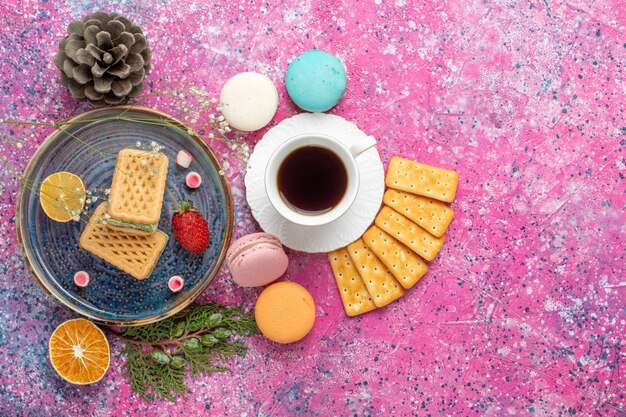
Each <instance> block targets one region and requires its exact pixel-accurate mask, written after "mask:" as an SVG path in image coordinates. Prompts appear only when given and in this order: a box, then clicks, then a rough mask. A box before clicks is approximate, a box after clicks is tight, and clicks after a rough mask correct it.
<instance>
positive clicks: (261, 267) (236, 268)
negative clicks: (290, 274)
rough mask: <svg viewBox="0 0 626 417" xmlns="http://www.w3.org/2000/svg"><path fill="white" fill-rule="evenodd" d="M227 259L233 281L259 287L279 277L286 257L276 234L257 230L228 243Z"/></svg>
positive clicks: (283, 269) (282, 271)
mask: <svg viewBox="0 0 626 417" xmlns="http://www.w3.org/2000/svg"><path fill="white" fill-rule="evenodd" d="M226 263H227V264H228V268H229V269H230V273H231V275H232V278H233V281H235V283H237V284H238V285H240V286H242V287H260V286H263V285H267V284H269V283H271V282H273V281H275V280H277V279H278V278H280V277H281V276H282V275H283V274H284V273H285V271H286V270H287V267H288V265H289V258H288V257H287V254H286V253H285V251H284V250H283V247H282V245H281V243H280V241H279V240H278V239H277V238H275V237H274V236H272V235H268V234H266V233H256V234H253V235H248V236H244V237H243V238H241V239H239V240H237V241H236V242H235V243H234V244H233V245H231V247H230V248H229V250H228V253H227V255H226Z"/></svg>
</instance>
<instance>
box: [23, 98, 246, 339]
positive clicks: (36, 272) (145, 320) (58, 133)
mask: <svg viewBox="0 0 626 417" xmlns="http://www.w3.org/2000/svg"><path fill="white" fill-rule="evenodd" d="M112 110H114V111H116V110H119V111H120V112H121V113H122V114H123V113H126V112H129V111H133V112H138V113H142V114H144V115H146V116H149V117H157V118H159V119H161V120H163V121H164V122H167V123H168V124H169V125H171V126H172V127H174V128H178V129H180V130H182V131H184V132H186V135H187V136H188V137H189V138H190V139H191V140H193V141H194V142H195V143H196V144H197V145H198V146H199V147H200V148H201V149H202V150H203V151H205V153H206V156H207V157H208V158H209V160H211V162H212V163H213V165H214V168H215V169H216V170H217V171H218V172H219V171H222V166H221V164H220V162H219V160H218V159H217V157H216V156H215V153H214V152H213V150H212V149H211V148H210V147H209V145H208V144H207V143H206V142H205V141H204V140H203V139H202V138H201V137H200V136H199V135H198V134H197V133H195V131H194V130H192V129H189V128H188V126H186V125H185V124H184V123H183V122H181V121H180V120H178V119H176V118H175V117H173V116H171V115H169V114H167V113H164V112H161V111H158V110H154V109H150V108H147V107H142V106H136V105H124V106H109V107H102V108H96V109H93V110H89V111H86V112H83V113H80V114H78V115H76V116H73V117H71V118H68V119H66V120H65V122H75V121H80V120H81V119H85V118H93V119H95V121H94V122H97V121H98V119H97V117H98V114H99V113H103V112H110V111H112ZM89 123H91V122H89V121H87V122H85V123H84V124H82V126H83V127H84V126H87V125H88V124H89ZM64 133H65V132H64V131H63V130H61V129H57V130H55V131H54V132H52V133H51V134H50V135H48V136H47V137H46V138H45V139H44V141H43V142H42V143H41V144H40V145H39V147H38V148H37V150H36V151H35V153H34V154H33V156H32V157H31V159H30V160H29V162H28V164H27V166H26V168H25V169H24V172H23V175H22V178H23V179H24V181H26V180H27V179H28V178H31V177H33V173H34V172H35V170H36V166H37V162H38V161H39V160H40V159H41V158H42V156H43V154H45V151H46V149H47V148H49V147H50V146H52V143H53V142H54V141H55V140H60V139H62V138H63V135H64ZM219 178H220V181H221V184H220V185H221V188H222V190H223V192H224V196H225V202H226V213H225V214H226V216H227V221H226V231H225V236H224V242H223V244H222V247H221V248H220V252H219V256H218V259H217V262H216V264H215V265H214V266H213V268H212V269H211V270H210V271H208V273H207V274H206V276H205V277H203V278H202V279H201V280H200V281H199V282H198V284H197V285H196V287H195V288H194V291H193V292H191V293H190V294H189V296H188V297H186V298H185V299H183V300H181V301H180V302H179V303H177V304H175V305H173V306H172V308H170V309H168V310H166V311H164V312H162V313H159V314H153V315H150V316H146V317H142V318H140V319H132V320H111V319H102V318H101V317H98V316H96V315H94V314H91V313H90V312H88V311H85V310H83V309H81V308H80V307H79V306H77V305H74V304H72V303H70V302H68V301H67V300H66V299H65V297H64V296H63V295H61V294H60V293H59V291H58V290H56V289H55V288H54V286H53V285H51V284H50V283H49V282H48V280H47V279H46V278H44V277H43V275H44V273H43V271H42V269H41V267H40V266H39V265H37V262H36V257H35V256H34V254H31V253H30V251H29V250H28V249H27V247H26V245H25V236H24V233H28V227H27V226H25V225H24V223H23V222H24V219H23V217H22V204H24V202H25V197H24V193H25V192H26V187H24V186H23V184H24V181H20V190H19V193H18V194H17V200H16V205H15V207H16V209H15V227H16V232H17V238H18V243H19V245H20V249H21V251H22V254H23V256H24V260H25V263H26V265H27V267H28V269H29V270H30V272H31V274H32V275H33V276H34V277H35V281H36V282H37V283H38V284H39V285H40V286H41V287H42V289H43V290H44V291H45V292H46V293H47V294H48V295H49V296H50V297H51V298H52V299H53V300H54V301H55V302H57V303H59V304H60V305H62V306H64V307H66V308H68V309H70V310H72V311H74V312H76V313H78V314H79V315H81V316H83V317H86V318H88V319H90V320H93V321H94V322H97V323H99V324H103V325H108V326H121V327H131V326H142V325H146V324H151V323H155V322H158V321H161V320H163V319H166V318H168V317H171V316H173V315H175V314H177V313H179V312H180V311H182V310H184V309H185V308H186V307H188V306H189V305H190V304H191V303H192V302H194V301H195V300H196V299H197V298H198V297H199V296H200V295H201V294H202V293H203V292H204V291H205V290H206V288H207V287H208V286H209V285H210V284H211V282H212V281H213V280H214V279H215V277H216V276H217V274H218V273H219V270H220V268H221V266H222V264H223V262H224V260H225V258H226V252H227V250H228V247H229V245H230V241H231V238H232V231H233V227H234V203H233V199H232V193H231V189H230V184H229V183H228V180H227V179H226V176H225V175H219Z"/></svg>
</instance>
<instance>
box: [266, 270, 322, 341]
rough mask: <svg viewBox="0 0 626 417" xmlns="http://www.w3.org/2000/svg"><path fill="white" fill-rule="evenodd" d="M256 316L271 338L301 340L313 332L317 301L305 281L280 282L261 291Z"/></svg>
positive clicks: (267, 335)
mask: <svg viewBox="0 0 626 417" xmlns="http://www.w3.org/2000/svg"><path fill="white" fill-rule="evenodd" d="M254 318H255V320H256V323H257V326H258V327H259V330H260V331H261V333H263V335H264V336H265V337H267V338H268V339H270V340H272V341H274V342H277V343H293V342H297V341H298V340H301V339H302V338H304V337H305V336H306V335H307V334H309V332H310V331H311V329H312V328H313V325H314V324H315V302H314V300H313V297H312V296H311V293H309V291H307V289H306V288H304V287H303V286H302V285H300V284H296V283H295V282H290V281H283V282H277V283H275V284H272V285H270V286H269V287H267V288H266V289H265V290H263V292H262V293H261V295H259V298H258V300H257V302H256V305H255V307H254Z"/></svg>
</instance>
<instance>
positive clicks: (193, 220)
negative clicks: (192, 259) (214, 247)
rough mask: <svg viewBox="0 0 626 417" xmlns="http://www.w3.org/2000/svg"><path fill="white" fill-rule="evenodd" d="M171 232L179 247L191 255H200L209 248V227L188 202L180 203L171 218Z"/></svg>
mask: <svg viewBox="0 0 626 417" xmlns="http://www.w3.org/2000/svg"><path fill="white" fill-rule="evenodd" d="M172 230H173V231H174V236H176V240H178V243H180V246H182V247H183V249H186V250H188V251H189V252H191V253H201V252H202V251H203V250H205V249H206V247H207V246H209V240H210V239H211V235H210V234H209V226H208V225H207V222H206V220H205V219H204V217H203V216H202V213H200V212H199V211H198V210H196V209H195V208H194V207H193V203H192V202H191V201H190V200H183V201H181V203H180V206H179V207H178V210H176V212H175V213H174V215H173V216H172Z"/></svg>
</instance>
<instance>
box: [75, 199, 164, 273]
mask: <svg viewBox="0 0 626 417" xmlns="http://www.w3.org/2000/svg"><path fill="white" fill-rule="evenodd" d="M106 206H107V204H106V203H102V204H100V205H99V206H98V207H97V208H96V209H95V210H94V213H93V215H92V216H91V218H90V219H89V222H88V223H87V226H86V227H85V230H83V233H82V234H81V235H80V241H79V244H80V247H81V248H83V249H85V250H87V251H89V252H91V253H93V254H94V255H96V256H97V257H98V258H101V259H103V260H105V261H107V262H108V263H110V264H111V265H114V266H116V267H118V268H119V269H121V270H122V271H124V272H126V273H128V274H130V275H132V276H133V277H135V278H137V279H144V278H147V277H148V276H150V274H151V273H152V270H153V269H154V266H155V264H156V263H157V261H158V260H159V257H160V256H161V253H162V252H163V249H165V245H166V244H167V241H168V236H167V235H166V234H165V233H163V232H162V231H160V230H157V231H156V232H154V233H152V234H150V235H129V234H127V233H125V232H123V231H119V230H113V229H111V228H109V227H108V225H107V224H104V223H100V219H101V218H102V216H104V214H105V213H106Z"/></svg>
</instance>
